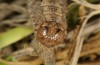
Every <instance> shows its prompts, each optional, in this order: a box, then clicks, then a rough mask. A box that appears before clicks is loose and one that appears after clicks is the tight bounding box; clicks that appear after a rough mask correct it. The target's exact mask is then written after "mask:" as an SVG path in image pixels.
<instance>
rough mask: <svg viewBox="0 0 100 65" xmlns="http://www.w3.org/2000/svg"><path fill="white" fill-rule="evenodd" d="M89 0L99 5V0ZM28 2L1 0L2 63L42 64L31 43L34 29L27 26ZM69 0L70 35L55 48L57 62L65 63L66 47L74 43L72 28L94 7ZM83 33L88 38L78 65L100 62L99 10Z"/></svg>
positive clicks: (93, 64) (0, 58) (59, 64)
mask: <svg viewBox="0 0 100 65" xmlns="http://www.w3.org/2000/svg"><path fill="white" fill-rule="evenodd" d="M86 1H88V2H89V3H91V4H99V5H100V0H86ZM27 3H28V2H27V0H0V65H43V62H42V61H41V59H40V58H38V56H37V54H36V53H34V50H33V49H32V48H31V47H30V43H31V40H32V39H33V38H34V37H33V35H34V33H33V32H34V30H33V28H31V27H28V26H27V23H28V19H29V14H28V11H27V10H28V7H27ZM66 3H67V4H68V6H67V7H68V8H67V10H66V11H67V12H68V13H67V14H66V16H67V17H66V18H67V23H68V29H67V31H68V36H67V37H66V40H65V43H64V44H62V45H60V46H59V47H58V50H57V52H56V60H57V65H63V61H64V60H65V58H66V51H68V47H69V46H70V45H72V44H71V41H72V38H73V34H72V33H73V31H74V32H75V30H76V29H77V27H79V28H81V24H82V22H83V21H84V19H85V18H86V17H87V15H88V14H90V13H91V12H93V11H94V10H93V9H91V8H88V7H85V6H82V5H79V4H77V3H74V2H73V1H71V0H68V2H66ZM99 10H100V9H99ZM83 36H84V38H85V40H84V43H83V47H82V52H81V54H80V58H79V61H78V65H100V14H97V15H95V16H92V17H91V18H90V19H89V20H88V23H87V24H86V27H85V29H84V34H83ZM31 55H32V56H31Z"/></svg>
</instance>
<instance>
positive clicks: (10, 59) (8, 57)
mask: <svg viewBox="0 0 100 65" xmlns="http://www.w3.org/2000/svg"><path fill="white" fill-rule="evenodd" d="M5 60H7V61H13V62H14V61H17V60H16V58H14V57H13V56H11V55H9V56H7V57H6V58H5Z"/></svg>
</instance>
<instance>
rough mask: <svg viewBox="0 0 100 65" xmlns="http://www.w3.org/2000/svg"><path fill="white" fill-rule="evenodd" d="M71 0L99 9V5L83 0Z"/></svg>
mask: <svg viewBox="0 0 100 65" xmlns="http://www.w3.org/2000/svg"><path fill="white" fill-rule="evenodd" d="M73 1H74V2H76V3H78V4H80V5H84V6H86V7H88V8H91V9H94V10H100V5H94V4H90V3H88V2H86V1H85V0H73Z"/></svg>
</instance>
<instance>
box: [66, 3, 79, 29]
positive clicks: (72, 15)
mask: <svg viewBox="0 0 100 65" xmlns="http://www.w3.org/2000/svg"><path fill="white" fill-rule="evenodd" d="M67 18H68V27H69V28H71V29H73V28H75V26H76V24H77V22H78V21H79V5H78V4H76V3H72V4H70V5H69V6H68V13H67Z"/></svg>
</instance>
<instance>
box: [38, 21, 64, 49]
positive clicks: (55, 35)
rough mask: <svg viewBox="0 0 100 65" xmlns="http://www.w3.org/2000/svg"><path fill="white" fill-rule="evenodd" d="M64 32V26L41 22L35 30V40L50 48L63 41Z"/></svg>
mask: <svg viewBox="0 0 100 65" xmlns="http://www.w3.org/2000/svg"><path fill="white" fill-rule="evenodd" d="M65 31H66V29H65V28H64V26H63V25H61V24H59V23H55V22H45V23H44V22H43V23H42V24H40V25H39V27H38V28H37V31H36V38H37V40H38V41H39V42H40V43H41V44H43V45H45V46H47V47H52V46H55V45H58V44H60V43H62V42H63V41H64V39H65V35H66V32H65Z"/></svg>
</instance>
